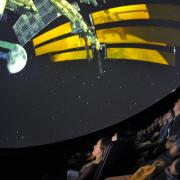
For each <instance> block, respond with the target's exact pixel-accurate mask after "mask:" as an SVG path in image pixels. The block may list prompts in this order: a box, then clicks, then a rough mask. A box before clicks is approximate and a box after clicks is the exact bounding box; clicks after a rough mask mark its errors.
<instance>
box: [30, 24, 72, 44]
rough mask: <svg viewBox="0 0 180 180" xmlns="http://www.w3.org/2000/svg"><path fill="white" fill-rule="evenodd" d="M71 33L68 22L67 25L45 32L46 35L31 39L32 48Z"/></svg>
mask: <svg viewBox="0 0 180 180" xmlns="http://www.w3.org/2000/svg"><path fill="white" fill-rule="evenodd" d="M71 31H72V30H71V24H70V22H68V23H66V24H63V25H60V26H58V27H56V28H54V29H52V30H50V31H47V32H46V33H44V34H42V35H40V36H37V37H36V38H34V39H33V44H34V46H37V45H39V44H41V43H43V42H46V41H48V40H50V39H53V38H56V37H59V36H62V35H64V34H68V33H70V32H71Z"/></svg>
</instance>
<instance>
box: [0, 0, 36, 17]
mask: <svg viewBox="0 0 180 180" xmlns="http://www.w3.org/2000/svg"><path fill="white" fill-rule="evenodd" d="M0 4H1V6H0V20H1V18H2V16H3V13H4V10H5V9H8V10H10V11H17V10H18V9H19V8H22V9H24V10H25V11H30V12H32V13H35V12H37V9H36V7H35V5H34V3H33V1H32V0H0Z"/></svg>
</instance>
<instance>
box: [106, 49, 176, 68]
mask: <svg viewBox="0 0 180 180" xmlns="http://www.w3.org/2000/svg"><path fill="white" fill-rule="evenodd" d="M107 58H108V59H121V60H138V61H145V62H151V63H158V64H164V65H169V63H168V62H172V64H173V61H175V57H174V54H171V53H166V52H163V53H160V52H159V51H156V50H150V49H140V48H107Z"/></svg>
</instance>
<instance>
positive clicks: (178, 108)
mask: <svg viewBox="0 0 180 180" xmlns="http://www.w3.org/2000/svg"><path fill="white" fill-rule="evenodd" d="M173 111H174V112H175V115H179V114H180V99H178V100H177V101H176V103H175V104H174V107H173Z"/></svg>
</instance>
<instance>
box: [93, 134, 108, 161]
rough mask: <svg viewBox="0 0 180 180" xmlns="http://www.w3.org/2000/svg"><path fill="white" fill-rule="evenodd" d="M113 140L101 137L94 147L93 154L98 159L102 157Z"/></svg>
mask: <svg viewBox="0 0 180 180" xmlns="http://www.w3.org/2000/svg"><path fill="white" fill-rule="evenodd" d="M110 142H111V140H110V139H108V138H101V139H99V140H98V141H97V143H96V144H95V145H94V147H93V152H92V155H93V156H95V157H96V160H100V159H102V157H103V155H104V152H105V150H106V148H107V146H108V145H109V144H110Z"/></svg>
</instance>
